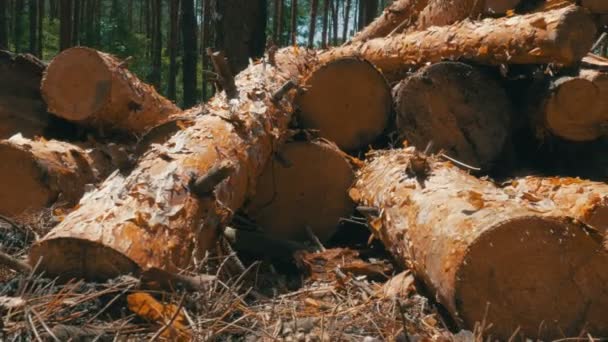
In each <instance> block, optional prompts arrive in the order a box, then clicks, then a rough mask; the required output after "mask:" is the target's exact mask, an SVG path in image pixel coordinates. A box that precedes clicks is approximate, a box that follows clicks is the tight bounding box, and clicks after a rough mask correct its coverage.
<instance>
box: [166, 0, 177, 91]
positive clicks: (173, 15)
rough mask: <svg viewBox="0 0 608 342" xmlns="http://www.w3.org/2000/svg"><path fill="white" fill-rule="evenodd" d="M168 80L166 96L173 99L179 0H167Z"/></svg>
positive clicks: (175, 78)
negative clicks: (169, 22)
mask: <svg viewBox="0 0 608 342" xmlns="http://www.w3.org/2000/svg"><path fill="white" fill-rule="evenodd" d="M169 12H170V13H169V17H170V20H171V25H170V32H169V80H168V87H167V97H168V98H169V99H171V100H173V101H175V99H176V98H177V89H176V88H177V85H176V82H177V40H178V38H179V31H178V30H179V0H169Z"/></svg>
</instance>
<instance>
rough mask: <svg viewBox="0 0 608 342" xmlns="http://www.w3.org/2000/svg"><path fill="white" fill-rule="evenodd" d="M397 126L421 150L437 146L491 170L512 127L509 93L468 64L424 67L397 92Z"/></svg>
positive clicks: (396, 88)
mask: <svg viewBox="0 0 608 342" xmlns="http://www.w3.org/2000/svg"><path fill="white" fill-rule="evenodd" d="M393 93H394V98H395V109H396V113H397V120H396V123H397V130H398V132H399V133H400V135H401V136H402V137H404V138H405V139H407V141H408V142H409V143H411V144H413V145H414V146H415V147H416V148H418V149H419V150H421V151H422V150H424V149H425V147H426V146H427V145H428V144H429V143H430V142H432V143H433V147H434V150H435V151H437V150H444V151H445V153H446V154H447V155H449V156H450V157H452V158H455V159H457V160H459V161H461V162H464V163H466V164H468V165H473V166H475V167H480V168H483V169H488V168H490V167H491V166H492V163H493V162H494V161H496V159H497V158H498V157H499V155H500V154H501V152H502V151H503V148H504V146H505V144H506V142H507V138H508V136H509V133H510V132H511V125H510V121H511V118H512V117H513V112H512V106H511V102H510V100H509V97H508V95H507V92H506V91H505V90H504V89H503V88H502V86H501V85H500V84H499V83H498V82H497V81H496V80H494V79H492V78H491V77H488V76H486V74H485V73H484V72H483V71H482V70H479V69H477V68H474V67H471V66H469V65H466V64H463V63H454V62H441V63H437V64H433V65H431V66H429V67H425V68H422V69H420V70H419V71H418V72H417V73H416V74H414V75H412V76H411V77H409V78H406V79H405V80H403V81H402V82H401V83H399V84H398V85H397V86H396V87H395V89H394V91H393Z"/></svg>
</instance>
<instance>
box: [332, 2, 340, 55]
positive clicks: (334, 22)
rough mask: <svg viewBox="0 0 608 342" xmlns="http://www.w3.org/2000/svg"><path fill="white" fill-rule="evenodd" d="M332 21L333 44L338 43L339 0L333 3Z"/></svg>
mask: <svg viewBox="0 0 608 342" xmlns="http://www.w3.org/2000/svg"><path fill="white" fill-rule="evenodd" d="M331 22H332V25H333V27H332V28H333V30H332V33H333V44H334V46H337V45H338V0H334V1H333V2H332V3H331Z"/></svg>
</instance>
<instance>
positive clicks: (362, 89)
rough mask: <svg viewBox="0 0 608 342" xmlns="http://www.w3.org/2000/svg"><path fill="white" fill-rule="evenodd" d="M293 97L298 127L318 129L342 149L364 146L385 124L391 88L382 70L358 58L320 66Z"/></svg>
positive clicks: (390, 106) (389, 108) (378, 133)
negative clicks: (297, 110) (296, 109)
mask: <svg viewBox="0 0 608 342" xmlns="http://www.w3.org/2000/svg"><path fill="white" fill-rule="evenodd" d="M302 83H303V87H304V89H305V90H304V91H303V92H301V93H300V95H299V96H297V97H296V99H295V105H296V106H297V107H298V109H299V112H298V115H297V120H298V124H299V126H300V127H301V128H305V129H317V130H319V134H320V136H321V137H323V138H327V139H329V140H331V141H333V142H335V143H336V144H337V145H338V147H340V148H341V149H343V150H345V151H356V150H358V149H361V148H364V147H367V145H368V144H370V143H372V142H373V141H374V140H375V139H376V138H378V137H379V136H380V135H381V134H382V133H383V132H384V130H385V129H386V127H387V126H388V123H389V120H390V115H391V111H392V103H391V101H392V100H391V90H390V87H389V86H388V83H387V82H386V79H385V78H384V76H382V73H380V72H379V71H378V70H377V69H376V68H375V67H374V66H373V65H372V64H370V63H369V62H367V61H364V60H361V59H357V58H342V59H338V60H334V61H331V62H328V63H326V64H323V65H321V66H319V67H318V68H317V69H316V70H314V71H313V72H312V73H311V74H310V75H309V76H308V77H306V78H305V79H304V80H303V82H302Z"/></svg>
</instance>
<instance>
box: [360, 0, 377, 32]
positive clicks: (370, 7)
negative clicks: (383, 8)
mask: <svg viewBox="0 0 608 342" xmlns="http://www.w3.org/2000/svg"><path fill="white" fill-rule="evenodd" d="M377 14H378V0H359V21H358V23H359V24H358V26H357V28H358V29H359V30H361V29H362V28H364V27H365V26H367V25H369V23H371V22H372V21H373V20H374V19H375V18H376V15H377Z"/></svg>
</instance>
